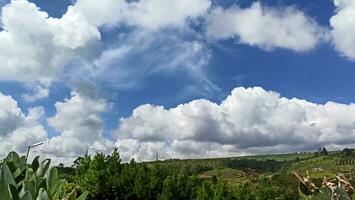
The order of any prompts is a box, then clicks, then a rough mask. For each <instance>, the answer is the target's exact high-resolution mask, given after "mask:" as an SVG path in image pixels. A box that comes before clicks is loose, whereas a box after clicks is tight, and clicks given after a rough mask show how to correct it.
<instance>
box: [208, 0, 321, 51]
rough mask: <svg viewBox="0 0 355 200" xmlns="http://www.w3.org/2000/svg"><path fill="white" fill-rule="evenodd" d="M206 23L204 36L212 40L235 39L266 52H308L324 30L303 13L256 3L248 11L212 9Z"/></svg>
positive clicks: (318, 40) (236, 8)
mask: <svg viewBox="0 0 355 200" xmlns="http://www.w3.org/2000/svg"><path fill="white" fill-rule="evenodd" d="M207 21H208V24H207V28H206V29H207V30H206V34H207V37H209V38H211V39H217V40H219V39H228V38H235V39H236V40H237V42H238V43H243V44H248V45H251V46H257V47H260V48H263V49H266V50H272V49H274V48H284V49H291V50H293V51H297V52H302V51H307V50H310V49H312V48H314V47H315V46H316V45H317V44H318V43H319V42H320V41H321V40H322V39H323V38H324V37H325V32H324V30H323V28H321V27H319V26H318V25H317V24H316V22H315V21H314V20H313V19H311V18H310V17H308V16H306V15H305V14H304V13H303V12H302V11H299V10H297V9H296V8H293V7H286V8H271V7H265V6H262V5H261V4H260V3H259V2H255V3H253V4H252V5H251V7H249V8H239V7H237V6H235V7H232V8H229V9H226V10H224V9H222V8H215V9H214V10H213V11H212V12H211V14H210V16H209V17H208V20H207Z"/></svg>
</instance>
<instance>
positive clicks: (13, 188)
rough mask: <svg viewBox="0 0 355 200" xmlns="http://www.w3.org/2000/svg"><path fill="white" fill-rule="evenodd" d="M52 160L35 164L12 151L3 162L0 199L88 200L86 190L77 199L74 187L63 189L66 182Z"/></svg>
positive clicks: (37, 159)
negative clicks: (53, 165)
mask: <svg viewBox="0 0 355 200" xmlns="http://www.w3.org/2000/svg"><path fill="white" fill-rule="evenodd" d="M50 163H51V160H50V159H46V160H43V161H41V162H40V160H39V157H36V158H35V159H34V160H33V162H32V164H26V158H25V157H24V156H22V157H20V156H19V155H18V154H17V153H15V152H11V153H9V155H8V156H7V157H6V158H5V159H4V160H2V161H0V200H75V199H78V200H85V199H86V197H87V194H88V193H87V192H84V193H83V194H81V195H80V196H79V197H78V198H77V192H76V191H75V190H73V191H69V192H67V191H66V190H65V189H64V185H65V184H66V181H65V180H63V179H59V177H58V171H57V169H56V168H55V167H51V166H50Z"/></svg>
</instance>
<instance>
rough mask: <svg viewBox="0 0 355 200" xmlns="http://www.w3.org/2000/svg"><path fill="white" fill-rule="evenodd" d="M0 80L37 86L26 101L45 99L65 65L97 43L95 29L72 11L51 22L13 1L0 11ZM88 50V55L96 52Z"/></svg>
mask: <svg viewBox="0 0 355 200" xmlns="http://www.w3.org/2000/svg"><path fill="white" fill-rule="evenodd" d="M1 21H2V28H3V30H2V31H1V32H0V63H1V65H0V70H1V71H2V73H1V74H0V80H5V81H18V82H22V83H25V84H30V85H37V86H35V88H34V94H33V95H32V97H31V96H29V97H28V99H29V100H31V99H36V97H37V98H41V97H44V96H46V95H47V94H48V92H43V90H42V89H45V90H48V87H49V86H50V85H51V83H52V82H53V81H56V80H58V79H59V78H60V76H61V74H62V72H63V69H64V66H65V64H66V63H67V62H68V61H69V60H71V59H74V58H77V57H78V56H79V57H85V54H87V52H86V51H85V50H84V48H85V47H88V46H90V45H94V43H95V41H98V40H99V39H100V32H99V31H98V30H97V28H96V27H94V26H92V25H91V24H89V23H87V22H86V21H85V19H84V18H83V16H81V15H80V14H78V13H75V12H73V9H72V8H71V7H69V8H68V11H67V12H66V13H65V14H64V15H63V16H62V17H61V18H52V17H49V16H48V14H47V13H46V12H44V11H40V9H39V8H38V7H37V6H36V5H35V4H34V3H30V2H28V1H26V0H13V1H11V3H10V4H7V5H6V6H4V7H3V8H2V13H1ZM92 47H93V46H91V48H89V49H90V51H95V48H92Z"/></svg>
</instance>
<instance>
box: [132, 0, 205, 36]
mask: <svg viewBox="0 0 355 200" xmlns="http://www.w3.org/2000/svg"><path fill="white" fill-rule="evenodd" d="M210 6H211V1H210V0H175V1H165V0H140V1H138V2H132V3H130V4H129V8H128V9H129V11H128V12H127V19H126V23H128V24H132V25H138V26H140V27H143V28H145V29H152V30H157V29H159V28H164V27H168V26H174V27H184V26H185V24H186V22H187V20H189V19H193V18H196V17H199V16H202V15H203V14H205V13H206V12H207V10H208V9H209V7H210Z"/></svg>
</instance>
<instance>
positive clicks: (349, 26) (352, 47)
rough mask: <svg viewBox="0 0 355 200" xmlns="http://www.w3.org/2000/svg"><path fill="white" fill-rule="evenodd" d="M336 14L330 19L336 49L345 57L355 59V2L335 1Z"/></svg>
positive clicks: (349, 0)
mask: <svg viewBox="0 0 355 200" xmlns="http://www.w3.org/2000/svg"><path fill="white" fill-rule="evenodd" d="M334 5H335V6H336V7H337V12H336V14H335V15H334V16H333V17H332V18H331V19H330V25H331V27H332V30H331V35H332V38H333V44H334V46H335V48H336V49H337V50H338V51H339V52H340V53H341V54H342V55H343V56H345V57H348V58H349V59H351V60H354V59H355V35H354V34H353V33H354V31H355V26H354V25H355V2H354V1H351V0H334Z"/></svg>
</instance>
